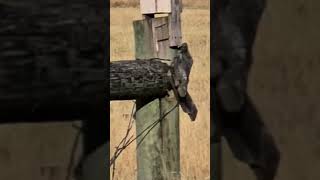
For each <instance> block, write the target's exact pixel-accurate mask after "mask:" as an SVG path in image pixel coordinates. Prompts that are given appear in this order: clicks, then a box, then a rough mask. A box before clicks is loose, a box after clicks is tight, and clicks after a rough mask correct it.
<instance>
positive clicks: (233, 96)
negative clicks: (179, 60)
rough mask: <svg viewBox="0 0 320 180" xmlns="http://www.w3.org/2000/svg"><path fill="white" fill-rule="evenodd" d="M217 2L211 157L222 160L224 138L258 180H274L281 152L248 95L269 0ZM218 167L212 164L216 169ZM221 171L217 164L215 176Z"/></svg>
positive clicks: (214, 38) (212, 74) (213, 159)
mask: <svg viewBox="0 0 320 180" xmlns="http://www.w3.org/2000/svg"><path fill="white" fill-rule="evenodd" d="M216 3H217V4H216V7H215V8H216V9H215V10H213V11H214V12H216V13H214V15H213V16H214V17H213V19H212V22H213V23H212V24H213V26H214V28H213V30H212V31H213V32H211V33H212V34H215V35H216V36H213V44H214V46H213V51H214V53H213V56H214V57H213V58H211V59H212V60H213V62H212V64H213V65H212V67H213V68H211V69H210V71H211V81H212V82H213V83H212V84H211V88H212V90H213V94H212V96H213V97H212V99H213V101H214V103H213V104H211V112H212V115H213V116H211V118H212V119H211V129H212V130H213V131H211V132H212V134H211V136H212V138H211V139H212V145H213V146H212V147H216V148H215V149H211V151H212V154H214V155H215V156H211V160H212V162H218V163H219V158H220V157H219V156H221V154H219V151H221V149H220V148H219V143H220V137H221V136H223V137H224V138H225V139H226V141H227V143H228V145H229V147H230V149H231V151H232V153H233V155H234V157H235V158H237V159H238V160H240V161H241V162H243V163H246V164H247V165H248V166H249V167H250V168H251V170H252V171H253V173H254V174H255V175H256V179H257V180H274V179H275V177H276V174H277V171H278V166H279V162H280V151H279V149H278V147H277V144H276V143H275V141H274V138H273V136H272V134H271V133H270V131H269V130H268V129H267V127H266V125H265V123H264V121H263V118H262V117H261V116H260V114H259V112H258V110H257V109H256V106H255V104H254V102H253V101H252V99H251V98H250V96H249V95H248V93H247V81H248V76H249V72H250V68H251V65H252V63H253V55H252V51H253V45H254V41H255V37H256V32H257V29H258V24H259V22H260V19H261V17H262V14H263V12H264V9H265V7H266V0H242V1H233V0H224V1H219V2H216ZM212 60H211V61H212ZM215 160H217V161H215ZM218 166H219V165H216V164H214V165H213V167H214V168H215V167H218ZM220 166H221V165H220ZM219 171H221V168H220V167H218V168H215V171H214V172H213V176H215V177H213V178H214V179H220V178H221V176H222V175H221V172H219ZM240 179H241V178H240Z"/></svg>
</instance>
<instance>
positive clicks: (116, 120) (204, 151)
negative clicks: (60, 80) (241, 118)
mask: <svg viewBox="0 0 320 180" xmlns="http://www.w3.org/2000/svg"><path fill="white" fill-rule="evenodd" d="M111 2H112V1H111ZM110 13H111V17H110V38H111V41H110V44H111V47H110V54H111V60H125V59H134V39H133V38H134V36H133V27H132V21H133V20H137V19H141V15H140V13H139V9H138V8H132V7H130V8H119V7H117V8H111V12H110ZM209 16H210V12H209V9H208V8H207V9H204V8H201V9H200V8H185V9H184V10H183V13H182V33H183V41H184V42H187V43H188V44H189V47H190V52H191V54H192V56H193V59H194V65H193V67H192V71H191V77H190V78H191V79H190V84H189V91H190V94H191V96H192V97H193V99H194V101H195V104H196V105H197V107H198V110H199V112H198V117H197V120H196V121H195V122H191V121H190V119H189V117H188V116H187V115H186V114H184V113H183V112H182V110H181V111H180V116H181V118H180V139H181V144H180V149H181V171H182V172H181V174H182V180H205V179H209V176H210V166H209V159H210V156H209V150H210V141H209V134H210V128H209V127H210V121H209V117H210V116H209V114H210V112H209V110H210V106H209V104H210V103H209V75H210V72H209V70H210V69H209V68H210V67H209V65H210V62H209V58H210V56H209V53H210V40H209V39H210V32H209V22H210V21H209V20H210V17H209ZM132 105H133V103H132V102H130V101H122V102H120V101H113V102H111V109H110V113H111V132H110V133H111V142H110V143H111V146H110V148H111V149H110V151H111V154H112V153H113V152H114V150H115V149H114V147H115V146H116V145H117V144H118V143H119V142H120V140H121V138H122V137H123V136H124V135H125V131H126V126H127V124H128V121H129V118H130V114H131V109H132ZM133 129H134V128H133ZM135 146H136V144H132V145H131V146H130V147H129V148H127V149H126V150H125V151H124V152H123V153H122V154H121V156H120V157H119V159H118V160H117V166H116V171H115V179H117V180H134V179H136V152H135Z"/></svg>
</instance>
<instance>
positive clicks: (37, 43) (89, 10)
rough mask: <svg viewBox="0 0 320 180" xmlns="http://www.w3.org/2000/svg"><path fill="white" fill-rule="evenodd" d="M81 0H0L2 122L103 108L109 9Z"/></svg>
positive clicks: (65, 115)
mask: <svg viewBox="0 0 320 180" xmlns="http://www.w3.org/2000/svg"><path fill="white" fill-rule="evenodd" d="M79 2H80V3H76V2H73V3H69V5H68V4H66V3H56V4H52V5H50V4H41V3H40V5H37V6H36V5H34V7H38V8H28V6H26V7H21V6H9V5H6V4H1V3H0V17H1V21H0V109H1V112H0V122H2V123H3V121H8V122H14V121H19V120H22V121H45V120H65V119H75V118H80V119H81V118H83V117H90V116H91V113H93V112H95V111H101V109H102V108H103V105H104V104H105V102H104V100H105V94H106V92H105V90H106V81H107V80H106V76H105V74H106V73H105V68H106V67H105V61H104V51H105V45H104V43H105V42H104V41H105V32H106V30H105V27H104V19H103V14H102V12H99V9H100V8H96V7H94V6H92V5H89V4H87V3H84V2H81V0H80V1H79ZM29 4H31V3H29ZM30 7H31V6H30ZM101 8H102V7H101ZM95 113H96V112H95Z"/></svg>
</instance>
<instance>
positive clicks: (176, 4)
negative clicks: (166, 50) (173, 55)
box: [169, 0, 182, 47]
mask: <svg viewBox="0 0 320 180" xmlns="http://www.w3.org/2000/svg"><path fill="white" fill-rule="evenodd" d="M171 9H172V10H171V14H169V34H170V47H177V46H180V45H181V42H182V33H181V12H182V3H181V0H171Z"/></svg>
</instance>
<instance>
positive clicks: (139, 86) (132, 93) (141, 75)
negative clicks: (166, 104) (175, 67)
mask: <svg viewBox="0 0 320 180" xmlns="http://www.w3.org/2000/svg"><path fill="white" fill-rule="evenodd" d="M169 71H170V67H169V65H168V64H166V63H163V62H161V61H160V60H137V61H131V60H129V61H116V62H111V63H110V99H111V100H130V99H138V98H141V97H144V98H147V97H149V98H157V97H163V96H165V95H166V94H167V90H169V89H171V85H170V79H169V78H171V76H170V73H169Z"/></svg>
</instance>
